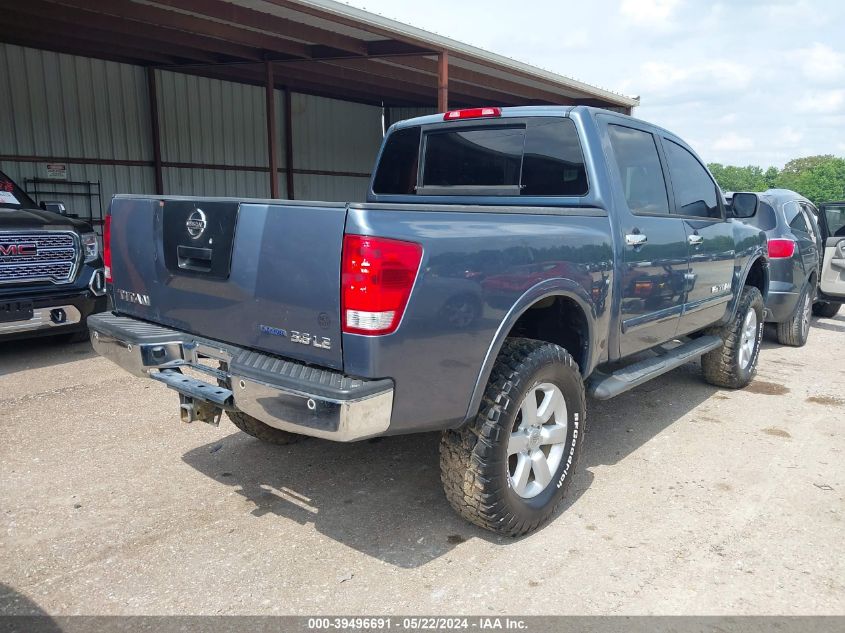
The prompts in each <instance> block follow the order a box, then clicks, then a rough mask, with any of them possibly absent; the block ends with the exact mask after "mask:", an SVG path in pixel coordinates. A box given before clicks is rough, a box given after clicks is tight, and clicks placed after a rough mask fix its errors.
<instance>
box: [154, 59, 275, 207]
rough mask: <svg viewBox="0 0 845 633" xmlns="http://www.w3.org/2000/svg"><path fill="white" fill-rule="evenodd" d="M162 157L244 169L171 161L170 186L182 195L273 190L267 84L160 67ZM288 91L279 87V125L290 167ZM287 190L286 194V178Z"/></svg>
mask: <svg viewBox="0 0 845 633" xmlns="http://www.w3.org/2000/svg"><path fill="white" fill-rule="evenodd" d="M156 77H157V85H158V110H159V112H158V115H159V130H160V135H161V159H162V161H163V162H164V163H194V164H204V165H218V166H222V165H225V166H228V167H237V166H241V167H252V168H253V169H244V170H222V169H213V168H196V167H192V168H184V167H165V168H164V171H163V178H164V189H165V191H166V192H168V193H172V194H179V195H207V196H223V195H237V196H248V197H252V198H266V197H268V196H269V195H270V183H269V174H268V172H266V171H263V172H262V171H257V170H256V169H254V168H259V167H262V168H265V169H267V168H268V165H269V160H268V157H267V128H266V122H265V113H264V108H265V102H264V89H263V88H260V87H258V86H250V85H247V84H237V83H232V82H230V81H221V80H219V79H209V78H206V77H196V76H193V75H185V74H181V73H174V72H167V71H156ZM283 108H284V100H283V95H282V93H281V92H279V91H278V90H277V91H276V121H277V123H276V127H277V129H278V131H279V135H278V139H277V142H278V146H279V156H280V159H281V161H280V162H281V165H280V166H281V167H284V166H285V165H284V151H283V148H284V142H285V141H284V125H283V120H284V119H283V116H284V112H283ZM280 182H281V183H282V187H281V192H282V195H283V196H284V195H286V192H285V187H284V182H285V181H284V178H281V179H280Z"/></svg>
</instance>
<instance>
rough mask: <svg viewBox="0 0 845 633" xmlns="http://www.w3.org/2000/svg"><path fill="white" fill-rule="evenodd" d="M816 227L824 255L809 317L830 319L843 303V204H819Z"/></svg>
mask: <svg viewBox="0 0 845 633" xmlns="http://www.w3.org/2000/svg"><path fill="white" fill-rule="evenodd" d="M818 224H819V229H820V231H821V239H822V242H821V243H822V244H823V245H824V256H823V259H822V272H821V275H820V277H819V289H818V294H817V296H816V302H815V303H814V304H813V314H815V315H816V316H820V317H827V318H832V317H834V316H836V313H837V312H839V308H841V307H842V302H843V301H845V202H825V203H824V204H821V205H820V206H819V214H818Z"/></svg>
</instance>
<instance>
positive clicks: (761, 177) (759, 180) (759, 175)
mask: <svg viewBox="0 0 845 633" xmlns="http://www.w3.org/2000/svg"><path fill="white" fill-rule="evenodd" d="M707 167H708V169H710V173H712V174H713V177H714V178H715V179H716V182H717V183H719V186H720V187H721V188H722V191H764V190H765V189H768V188H769V185H768V183H767V179H766V175H767V174H768V172H766V174H764V173H763V170H762V169H761V168H760V167H756V166H754V165H749V166H748V167H736V166H734V165H722V164H720V163H710V164H709V165H707Z"/></svg>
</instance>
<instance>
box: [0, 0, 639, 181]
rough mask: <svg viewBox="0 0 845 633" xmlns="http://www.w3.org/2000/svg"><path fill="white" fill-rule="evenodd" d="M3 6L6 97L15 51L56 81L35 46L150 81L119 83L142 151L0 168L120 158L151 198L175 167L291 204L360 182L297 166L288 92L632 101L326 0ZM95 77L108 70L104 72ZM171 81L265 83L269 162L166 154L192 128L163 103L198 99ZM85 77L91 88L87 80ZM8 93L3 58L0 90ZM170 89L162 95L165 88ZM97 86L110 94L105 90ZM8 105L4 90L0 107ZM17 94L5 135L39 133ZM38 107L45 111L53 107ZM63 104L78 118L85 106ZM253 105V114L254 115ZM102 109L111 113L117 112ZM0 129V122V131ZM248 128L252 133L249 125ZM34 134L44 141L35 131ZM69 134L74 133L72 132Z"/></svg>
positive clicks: (355, 173)
mask: <svg viewBox="0 0 845 633" xmlns="http://www.w3.org/2000/svg"><path fill="white" fill-rule="evenodd" d="M0 9H2V11H3V20H2V21H0V42H2V43H6V45H7V46H16V47H26V48H25V49H24V50H25V53H21V54H19V53H18V52H17V49H14V50H12V49H11V48H10V49H9V50H10V51H12V52H11V53H9V52H7V62H6V67H7V68H6V78H5V83H6V84H7V85H8V90H9V91H12V92H14V82H15V76H16V73H15V71H14V68H13V66H14V64H13V63H12V62H11V61H8V59H9V56H10V55H12V54H13V53H14V55H20V57H19V59H21V60H23V61H22V63H24V64H25V65H27V72H29V71H30V69H31V70H32V72H33V73H34V75H33V76H36V75H38V76H40V75H39V73H43V74H44V76H45V79H44V81H45V82H47V81H50V79H49V75H50V72H48V70H47V66H46V62H44V61H43V60H42V62H35V61H32V60H31V59H30V58H31V57H32V55H33V54H34V53H32V52H29V51H30V49H32V50H34V51H36V52H46V51H54V52H56V53H61V54H63V55H71V56H75V58H77V59H78V58H86V59H98V60H109V61H110V62H117V63H120V64H123V65H128V66H130V67H132V68H134V69H136V70H137V71H138V72H141V73H143V74H144V76H145V81H144V83H145V87H144V88H143V90H142V89H141V88H140V87H139V86H138V85H137V84H138V81H137V72H136V71H132V73H134V75H133V76H134V79H128V80H126V83H127V85H129V84H131V85H133V86H134V87H133V88H131V90H132V91H134V93H133V94H135V93H137V94H136V96H140V93H141V92H145V93H146V94H145V95H144V99H145V100H146V104H145V105H143V106H142V107H141V106H137V104H136V105H135V106H132V107H133V108H134V107H138V112H137V116H138V117H140V118H141V119H143V120H144V124H143V126H142V127H143V130H141V131H140V132H138V133H137V134H138V135H139V136H144V137H146V138H144V139H142V140H141V141H139V143H140V144H141V145H143V146H144V148H146V149H144V150H143V151H141V150H139V152H137V154H138V156H137V157H136V156H133V157H132V158H131V159H126V158H115V157H113V156H112V157H102V156H95V157H93V158H92V157H86V156H74V155H70V153H71V152H69V151H66V152H65V153H67V154H69V155H61V152H59V154H58V155H57V150H56V149H55V147H56V146H57V145H59V146H61V143H56V142H52V140H51V142H50V143H48V144H49V145H51V148H49V151H48V150H47V149H44V148H43V147H41V145H43V143H42V144H41V145H39V143H38V142H36V141H34V140H33V141H32V142H25V143H24V142H19V143H18V144H17V145H18V146H14V147H13V146H10V145H9V144H7V143H6V142H5V141H2V140H0V165H3V164H5V165H7V166H8V164H10V163H12V164H15V165H18V164H21V163H27V162H28V163H39V164H40V163H43V162H45V161H47V160H53V161H59V162H61V161H62V160H63V161H64V162H67V163H70V164H72V165H74V164H86V163H85V161H90V164H95V163H96V164H97V165H109V164H110V163H113V164H114V165H115V166H121V163H124V165H122V166H125V167H143V168H146V169H151V170H152V183H150V184H151V186H147V187H146V188H149V189H151V191H149V193H159V194H163V193H173V191H172V190H173V189H174V187H172V186H168V178H167V171H168V170H178V169H182V170H188V169H193V170H206V171H218V172H224V171H226V170H233V169H234V170H237V171H249V172H255V173H265V174H269V195H270V196H271V197H280V196H281V195H282V189H284V193H285V195H286V196H287V197H291V198H292V197H295V192H296V189H297V186H296V181H295V178H296V177H297V176H302V177H305V176H311V177H317V176H321V175H322V176H326V177H329V176H334V177H337V178H359V179H361V178H365V177H366V176H367V175H368V174H367V170H368V169H369V168H367V170H363V169H362V168H361V167H358V168H357V169H355V170H351V171H350V170H344V169H338V168H336V167H335V168H324V167H323V165H321V164H320V161H319V160H318V159H314V160H311V161H310V163H309V165H307V166H305V167H302V166H299V165H297V155H296V142H295V138H296V136H297V135H298V134H297V127H296V123H295V121H294V117H295V113H296V112H297V111H298V108H299V111H301V110H302V109H303V108H304V107H306V106H298V105H297V103H294V102H293V100H294V99H297V98H298V97H296V95H309V96H312V97H315V98H323V99H329V100H333V101H332V102H334V101H337V100H339V101H342V102H345V103H349V104H362V105H366V106H371V107H373V108H379V109H380V112H381V113H383V115H384V116H385V118H386V119H388V121H389V120H390V118H395V117H397V116H400V115H404V114H406V113H417V112H431V111H434V108H437V109H438V110H439V111H443V110H446V109H448V108H449V107H466V106H474V105H502V106H508V105H525V104H538V105H540V104H589V105H596V106H600V107H606V108H611V109H615V110H618V111H622V112H630V111H631V109H632V108H633V107H634V106H636V105H637V104H638V100H637V99H635V98H630V97H625V96H622V95H620V94H617V93H614V92H610V91H608V90H603V89H600V88H596V87H593V86H590V85H587V84H585V83H582V82H579V81H576V80H574V79H570V78H568V77H564V76H561V75H557V74H554V73H551V72H548V71H544V70H541V69H539V68H536V67H533V66H530V65H528V64H524V63H521V62H517V61H514V60H512V59H509V58H506V57H503V56H500V55H496V54H493V53H490V52H488V51H484V50H481V49H478V48H475V47H472V46H469V45H466V44H463V43H461V42H458V41H456V40H453V39H449V38H446V37H442V36H439V35H436V34H434V33H430V32H427V31H424V30H421V29H418V28H415V27H412V26H409V25H406V24H402V23H399V22H396V21H393V20H390V19H387V18H384V17H382V16H379V15H375V14H372V13H369V12H366V11H362V10H359V9H356V8H353V7H350V6H348V5H344V4H341V3H338V2H333V1H331V0H154V1H153V0H26V1H25V2H20V1H19V0H0ZM27 55H29V56H30V57H29V58H28V57H27ZM15 59H18V57H16V58H15ZM27 60H29V61H27ZM50 63H54V64H55V65H56V67H57V68H58V70H57V71H56V72H55V74H56V75H58V80H59V81H64V72H73V73H77V74H78V73H79V72H80V70H79V67H80V65H79V63H75V62H74V63H71V62H67V61H66V60H64V58H62V59H60V60H59V61H57V62H50ZM39 64H40V66H39ZM62 68H65V69H71V70H65V71H63V70H62ZM121 68H122V67H121ZM86 72H88V71H86ZM92 72H93V71H92ZM102 72H103V73H104V76H106V77H107V76H108V72H109V71H107V70H106V71H102ZM121 72H123V71H121ZM127 72H129V71H127ZM173 73H178V74H180V75H181V76H183V77H184V76H192V77H196V78H204V79H208V80H215V81H217V80H219V81H224V82H227V84H228V83H234V84H240V85H245V86H253V87H259V88H260V89H262V91H263V99H262V100H263V103H264V108H263V110H264V121H263V122H262V123H263V127H264V131H263V136H264V138H265V148H264V149H265V151H266V160H262V161H259V160H257V154H256V153H255V152H253V154H255V155H254V156H253V160H252V161H246V160H242V161H240V162H239V163H238V164H235V165H233V164H230V161H229V160H227V153H226V151H225V148H224V151H223V152H220V151H217V152H216V154H215V156H216V158H215V157H212V156H211V154H214V152H206V153H204V152H202V151H201V152H199V153H197V152H193V153H192V154H191V156H190V157H189V160H186V159H185V157H184V156H179V155H177V154H178V152H176V153H174V152H171V151H169V150H167V147H166V146H167V144H168V142H169V138H164V137H165V136H168V137H169V136H170V135H173V134H176V135H177V136H178V135H179V134H180V133H182V132H180V130H181V128H182V127H184V125H189V124H190V122H191V119H192V118H193V116H192V114H191V112H188V113H187V114H184V113H183V114H182V117H183V118H182V120H183V121H186V123H183V124H175V123H171V124H168V125H165V127H166V128H167V129H166V130H163V129H162V126H163V125H164V124H165V121H164V120H163V119H165V118H166V116H167V115H166V114H163V113H162V111H163V110H166V109H167V108H168V107H171V106H172V107H174V108H179V107H183V108H184V107H185V106H184V104H183V103H182V102H183V101H185V102H186V101H188V100H190V98H192V93H191V90H192V88H191V87H190V86H189V87H185V88H183V93H177V92H174V93H173V94H172V95H170V94H169V93H168V94H167V95H165V96H162V92H163V88H162V83H163V82H164V83H165V84H167V82H168V81H182V80H180V79H173V77H172V75H173ZM24 81H26V82H29V83H28V84H27V89H28V91H29V93H30V97H32V94H34V92H38V91H37V90H36V89H35V88H33V84H34V82H35V79H32V78H30V77H26V78H24ZM39 81H40V80H39ZM67 81H70V80H67ZM78 81H79V82H82V81H83V79H82V78H78ZM85 81H86V82H88V83H92V82H93V83H96V80H93V79H88V78H85ZM197 85H198V84H191V86H194V88H193V90H197V88H196V86H197ZM215 85H217V84H215ZM3 88H4V77H3V69H2V59H0V89H3ZM164 88H165V91H166V89H167V88H168V86H167V85H165V86H164ZM61 89H62V90H63V88H61ZM94 89H96V90H109V89H111V87H110V86H108V85H101V86H95V88H94ZM45 92H49V91H48V90H46V89H45ZM179 94H181V95H182V96H181V97H180V96H179ZM233 94H234V93H233ZM249 94H250V95H251V96H249V97H248V100H251V101H254V100H255V93H254V92H251V93H249ZM168 95H169V96H168ZM220 98H221V99H225V98H226V97H225V95H224V96H223V97H220ZM244 98H245V99H246V98H247V97H244ZM2 99H3V97H2V96H0V107H2V106H3V101H2ZM15 99H18V101H15ZM21 99H22V98H21V97H20V96H16V95H14V94H10V95H9V96H8V103H9V110H10V112H11V114H7V117H6V122H5V125H6V127H7V128H8V127H10V126H11V131H12V133H13V134H14V132H15V129H14V128H15V126H16V125H17V124H18V121H19V120H22V119H23V118H26V117H29V119H28V123H29V125H31V126H32V128H33V129H34V130H37V128H38V126H39V125H41V122H40V121H39V117H40V116H41V115H40V113H38V112H37V110H38V107H39V106H38V103H39V99H37V98H34V97H32V98H31V99H30V101H32V103H31V104H26V103H24V102H23V101H21ZM65 100H66V99H65ZM42 101H43V99H42ZM80 101H82V98H81V97H80ZM309 103H311V102H309ZM315 103H317V102H315ZM319 103H320V104H323V105H325V104H324V102H322V101H320V102H319ZM33 104H34V105H33ZM169 104H170V105H169ZM252 105H253V106H254V104H252ZM43 107H44V109H45V111H49V109H50V103H49V99H47V102H46V103H44V104H43ZM62 107H65V108H67V109H70V110H71V111H73V110H75V109H76V110H78V109H79V108H80V107H82V106H80V105H79V104H71V105H67V104H65V105H64V106H62ZM110 107H111V106H109V108H110ZM307 107H311V106H307ZM321 107H322V106H321ZM350 107H352V106H350ZM232 108H233V110H234V108H235V106H232ZM194 109H196V106H195V108H194ZM330 109H331V108H330ZM25 110H26V112H25ZM251 111H253V113H255V112H257V111H256V109H255V107H252V109H251ZM332 111H333V112H334V116H336V117H337V116H340V117H341V118H342V117H343V114H342V113H341V114H338V113H339V112H340V111H338V110H337V108H336V107H335V108H334V109H333V110H332ZM108 112H109V113H111V114H113V112H111V109H108ZM193 114H194V115H196V116H199V115H200V113H197V112H194V113H193ZM126 115H127V116H128V115H129V113H128V112H127V113H126ZM56 116H58V115H56ZM233 116H235V117H236V116H238V115H237V113H235V114H233ZM256 116H257V115H256ZM2 117H3V115H2V113H1V112H0V119H2ZM16 117H17V118H16ZM43 118H44V119H45V121H46V123H44V124H45V125H48V124H49V120H48V119H49V117H48V116H47V115H46V114H45V116H44V117H43ZM67 118H68V117H67V116H64V117H63V118H62V120H63V121H65V120H66V119H67ZM335 123H336V124H338V122H335ZM3 124H4V123H3V121H2V120H0V131H2V125H3ZM65 124H66V123H65ZM256 125H257V122H256ZM213 127H214V126H213V125H212V128H213ZM250 131H251V132H252V131H254V126H253V127H251V128H250ZM214 133H215V130H214V129H210V130H204V131H203V130H197V129H194V130H193V132H192V134H193V136H197V135H198V134H214ZM33 134H34V136H38V134H37V131H36V132H34V133H33ZM232 134H233V136H232V138H237V136H238V134H237V131H236V132H233V133H232ZM2 136H3V135H0V138H2ZM65 136H72V131H68V132H66V133H65ZM247 136H254V135H253V134H249V135H247ZM253 140H254V139H253ZM188 142H189V143H193V142H194V139H193V138H189V139H188ZM67 144H70V143H69V142H68V143H67ZM163 147H164V150H166V151H163ZM350 151H351V150H350ZM370 151H371V149H369V148H368V149H367V152H370ZM77 153H79V152H77ZM83 153H84V152H83ZM88 153H90V152H88ZM183 153H184V152H183ZM168 154H169V155H168ZM206 154H208V155H206ZM367 158H368V159H370V160H371V158H372V157H371V156H368V157H367ZM315 160H316V163H315V162H314V161H315ZM250 162H251V164H250ZM259 162H260V163H261V164H259ZM136 188H137V187H136ZM142 188H143V187H142ZM177 188H178V187H177ZM107 190H108V188H107Z"/></svg>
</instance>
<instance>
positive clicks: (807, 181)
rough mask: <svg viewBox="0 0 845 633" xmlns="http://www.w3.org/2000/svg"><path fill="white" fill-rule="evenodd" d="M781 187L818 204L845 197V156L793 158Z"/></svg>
mask: <svg viewBox="0 0 845 633" xmlns="http://www.w3.org/2000/svg"><path fill="white" fill-rule="evenodd" d="M777 182H778V187H781V188H783V189H792V190H793V191H797V192H798V193H800V194H801V195H802V196H804V197H805V198H809V199H810V200H811V201H813V202H814V203H815V204H818V203H820V202H825V201H827V200H842V199H843V198H845V159H842V158H837V157H836V156H831V155H826V156H807V157H804V158H796V159H794V160H791V161H789V162H788V163H787V164H786V165H785V166H784V168H783V169H782V170H781V172H780V175H779V176H778V180H777Z"/></svg>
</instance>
